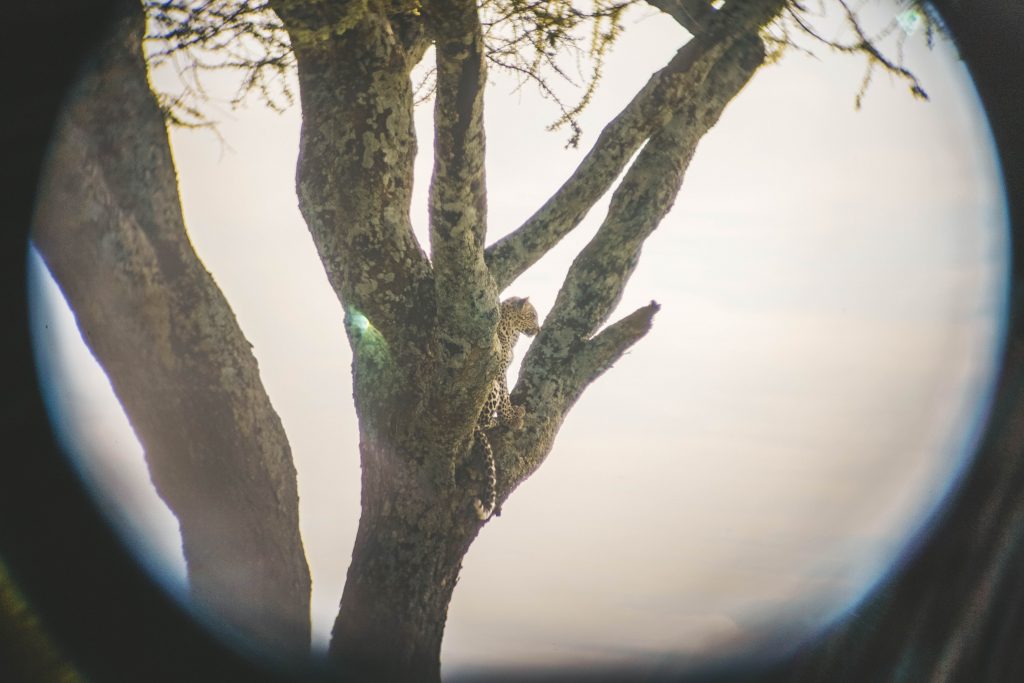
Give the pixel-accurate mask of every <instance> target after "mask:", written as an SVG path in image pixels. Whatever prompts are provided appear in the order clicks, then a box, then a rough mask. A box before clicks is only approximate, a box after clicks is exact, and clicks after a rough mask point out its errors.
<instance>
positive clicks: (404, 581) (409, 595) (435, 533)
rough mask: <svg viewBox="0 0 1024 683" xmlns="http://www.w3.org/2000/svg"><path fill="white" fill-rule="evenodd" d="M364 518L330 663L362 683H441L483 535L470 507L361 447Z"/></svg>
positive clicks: (373, 447) (403, 464)
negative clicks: (465, 565) (469, 558)
mask: <svg viewBox="0 0 1024 683" xmlns="http://www.w3.org/2000/svg"><path fill="white" fill-rule="evenodd" d="M361 451H362V462H363V482H362V483H363V493H362V500H363V510H362V515H361V517H360V519H359V531H358V533H357V535H356V543H355V547H354V550H353V553H352V564H351V565H350V566H349V571H348V577H347V580H346V583H345V591H344V594H343V596H342V599H341V609H340V610H339V613H338V617H337V620H336V622H335V625H334V631H333V633H332V640H331V649H330V656H331V658H332V659H333V660H334V661H335V662H337V663H338V664H339V665H340V666H341V668H342V670H343V671H344V672H345V673H347V674H350V675H354V676H356V677H357V679H358V680H367V681H376V680H387V681H438V680H440V652H441V638H442V636H443V634H444V625H445V620H446V618H447V613H448V603H449V602H450V601H451V596H452V591H453V589H454V588H455V584H456V582H457V580H458V576H459V570H460V569H461V567H462V558H463V557H464V556H465V554H466V551H467V550H468V549H469V546H470V543H472V541H473V539H474V538H475V537H476V534H477V532H478V531H479V529H480V524H479V522H478V521H477V520H476V519H475V518H474V516H473V514H472V512H471V508H470V505H469V502H470V497H469V496H468V495H467V494H465V493H461V494H460V493H459V492H457V491H455V490H452V489H450V488H449V489H447V490H445V489H439V488H438V487H436V486H433V485H432V484H431V483H430V482H429V480H427V479H425V478H424V477H423V476H422V473H421V472H420V471H419V468H417V467H415V466H410V464H411V463H412V462H414V459H413V458H411V457H409V456H408V455H403V454H398V453H394V452H391V450H390V448H389V447H388V446H386V445H384V444H382V443H368V442H367V441H365V440H364V443H363V444H362V446H361Z"/></svg>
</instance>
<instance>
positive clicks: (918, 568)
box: [0, 0, 1024, 681]
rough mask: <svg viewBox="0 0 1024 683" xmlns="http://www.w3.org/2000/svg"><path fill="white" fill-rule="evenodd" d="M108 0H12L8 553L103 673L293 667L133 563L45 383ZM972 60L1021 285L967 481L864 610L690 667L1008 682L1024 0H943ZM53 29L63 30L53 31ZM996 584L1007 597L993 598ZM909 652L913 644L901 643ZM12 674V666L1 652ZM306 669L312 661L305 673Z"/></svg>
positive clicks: (1023, 220)
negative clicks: (36, 321) (46, 347)
mask: <svg viewBox="0 0 1024 683" xmlns="http://www.w3.org/2000/svg"><path fill="white" fill-rule="evenodd" d="M115 5H116V3H115V2H111V1H110V0H99V1H96V0H94V1H93V2H90V3H72V2H56V3H47V4H45V5H40V6H36V7H27V6H25V5H19V6H18V7H17V8H15V9H14V10H13V12H12V13H11V14H12V16H9V21H10V25H12V26H18V27H19V30H18V35H17V36H15V37H14V38H13V39H12V40H10V41H5V43H4V46H3V48H2V49H3V50H5V51H7V53H6V55H5V56H7V57H8V60H7V63H8V64H11V65H16V67H15V68H14V69H12V71H14V73H12V74H10V75H9V82H8V90H7V92H8V101H9V102H13V103H15V106H9V107H8V109H7V111H5V117H6V118H7V120H6V121H5V124H6V125H5V126H4V128H3V130H4V131H5V134H6V135H7V136H8V140H7V141H8V144H7V145H6V146H5V147H6V149H7V150H8V153H7V154H5V159H6V163H5V173H4V179H5V181H6V183H5V189H6V190H7V193H8V197H13V198H14V199H15V201H13V202H10V203H5V205H7V206H9V208H10V214H9V215H7V216H5V217H6V218H7V221H6V223H7V225H8V230H7V231H6V233H5V241H4V243H3V254H4V258H5V259H7V260H8V261H7V262H6V263H5V265H6V266H7V267H6V268H4V271H3V277H4V278H5V284H6V285H7V286H5V287H4V288H3V292H4V294H3V301H4V306H5V309H4V310H5V313H6V317H7V318H8V320H9V332H8V334H7V335H5V352H6V353H5V354H4V358H5V371H4V377H5V378H6V379H7V383H6V384H7V390H6V391H5V400H4V412H3V420H2V421H0V424H3V429H4V436H5V437H6V438H5V440H4V441H5V444H6V451H7V454H8V457H7V458H6V460H5V467H4V470H3V474H2V475H0V557H2V558H3V560H4V561H5V563H7V564H8V565H9V566H10V568H11V571H12V573H13V574H14V576H15V579H16V581H17V583H18V584H19V586H20V587H22V588H23V590H24V591H25V592H26V593H27V594H28V596H29V599H30V601H31V602H32V604H33V605H34V606H35V607H36V608H37V609H38V610H39V611H40V613H41V614H42V616H43V618H44V622H45V624H46V625H47V626H49V627H50V629H51V630H52V632H53V633H54V635H55V637H56V639H57V641H58V642H59V643H60V644H61V645H62V646H64V647H65V649H66V650H67V652H68V653H69V654H70V655H71V657H72V659H73V660H74V661H75V662H76V664H78V665H79V666H81V668H82V670H83V671H84V672H85V673H86V674H87V675H89V676H90V677H91V678H94V679H95V680H100V681H103V680H235V679H241V678H245V679H246V680H250V681H259V680H295V676H294V674H293V675H289V676H287V678H285V677H284V674H283V673H281V672H268V671H261V670H257V669H256V668H254V666H253V665H252V664H251V663H249V662H247V661H245V660H244V659H242V658H240V657H238V656H236V655H235V654H233V653H232V652H231V651H229V650H228V649H227V648H226V647H224V646H223V645H221V644H220V643H219V642H217V641H215V640H214V638H213V637H212V636H210V635H208V634H207V633H206V632H205V631H203V630H202V629H200V628H199V627H198V626H196V625H195V623H194V622H193V621H192V619H191V618H190V617H188V616H187V615H186V614H185V613H184V612H183V611H182V610H181V608H180V607H178V606H177V605H176V604H174V603H173V602H172V600H171V599H170V598H169V597H167V596H166V595H165V594H164V593H163V592H162V591H160V590H158V589H156V588H155V587H154V585H153V583H152V581H151V579H150V578H149V577H148V576H147V575H146V574H145V573H144V572H143V570H142V569H141V568H140V567H138V565H137V564H136V563H135V561H134V560H133V559H132V558H131V556H130V555H129V554H128V552H127V551H126V550H125V549H124V548H123V546H122V545H121V543H120V542H119V541H118V540H117V539H116V538H115V536H114V534H113V532H112V531H111V530H110V529H109V527H108V526H107V523H106V521H105V520H104V518H103V517H102V516H101V515H100V513H99V511H98V510H97V508H96V506H95V503H94V502H93V501H92V499H91V498H89V497H88V495H87V494H86V493H85V492H84V490H83V489H82V488H81V486H80V484H79V482H78V479H77V477H76V476H75V475H74V474H73V473H72V471H71V468H70V466H69V465H68V463H67V461H66V460H65V458H64V457H63V455H62V454H61V453H60V451H59V449H58V447H57V444H56V441H55V439H54V438H53V436H52V434H51V432H50V427H49V423H48V421H47V418H46V414H45V410H44V406H43V402H42V399H41V396H40V393H39V389H38V387H37V386H36V378H35V373H34V370H33V363H32V355H31V347H30V342H29V337H28V324H27V296H26V291H25V287H26V283H27V278H26V274H25V266H26V259H25V251H26V233H27V229H28V225H29V223H30V218H31V211H32V206H33V198H34V192H35V184H36V178H37V176H38V172H39V168H40V164H41V160H42V157H43V156H44V154H45V149H46V144H47V141H48V138H49V132H50V128H51V126H52V121H53V119H54V116H55V113H56V110H57V107H58V106H59V104H60V96H61V91H62V90H63V88H64V87H65V86H66V85H67V84H68V83H69V82H70V79H71V78H72V77H73V76H74V75H75V72H76V67H77V65H78V64H80V63H81V60H82V59H83V55H84V53H85V51H86V49H87V48H88V45H89V43H90V40H91V39H93V38H95V37H96V36H97V35H98V33H99V31H100V30H101V29H102V27H103V25H104V20H105V19H107V18H108V17H110V16H111V10H112V8H113V7H114V6H115ZM936 5H937V6H938V7H939V9H940V11H941V12H942V13H943V16H944V17H945V18H946V20H947V21H948V23H949V25H950V27H951V29H952V31H953V33H954V36H955V37H956V39H957V44H958V45H959V47H960V49H961V51H962V53H963V55H964V58H965V60H966V61H967V63H968V65H969V66H970V67H971V71H972V74H973V75H974V78H975V81H976V85H977V87H978V90H979V93H980V95H981V99H982V101H983V103H984V104H985V107H986V110H987V113H988V115H989V118H990V122H991V125H992V128H993V131H994V134H995V138H996V141H997V144H998V147H999V150H1000V156H1001V161H1002V164H1003V171H1004V178H1005V182H1006V187H1007V194H1008V196H1009V198H1010V202H1011V206H1010V212H1011V225H1012V228H1013V231H1014V237H1015V238H1016V239H1014V241H1013V255H1014V258H1013V275H1012V278H1013V279H1012V286H1013V293H1012V299H1011V316H1012V317H1011V321H1010V330H1009V335H1010V338H1009V340H1008V343H1007V351H1006V355H1005V358H1004V364H1003V368H1002V371H1001V375H1000V382H999V389H998V395H997V400H996V404H995V407H994V410H993V417H992V419H991V423H990V425H989V429H988V432H987V434H986V437H985V439H984V440H983V442H982V446H981V449H980V450H979V453H978V455H977V457H976V459H975V461H974V463H973V465H972V467H971V470H970V471H969V472H968V473H967V475H966V477H965V479H964V480H963V483H962V485H961V488H960V490H959V491H958V492H957V493H956V494H955V495H954V497H953V498H952V500H951V502H950V505H949V507H948V508H947V511H946V512H945V514H944V516H943V518H942V519H941V520H940V522H939V523H938V524H937V525H936V527H935V528H934V530H933V532H932V535H931V536H930V537H929V538H928V539H926V540H925V541H923V542H922V544H921V546H920V548H919V550H918V553H917V555H916V556H915V557H913V558H911V559H910V560H909V561H908V562H907V563H906V564H905V565H904V566H903V567H902V568H901V569H899V570H898V571H896V572H895V573H894V574H893V575H892V576H891V577H890V579H889V580H888V581H887V583H885V584H884V585H883V586H882V587H880V588H879V589H878V590H877V591H876V592H875V593H874V594H873V595H872V596H871V597H870V598H869V599H868V600H867V601H866V602H865V603H864V604H863V605H862V606H861V607H860V609H859V610H858V611H857V612H855V613H854V614H852V615H850V617H849V618H848V619H847V620H846V621H844V622H843V623H841V624H839V625H838V626H836V627H835V628H834V629H833V630H832V631H831V632H830V633H828V634H826V635H825V636H823V637H822V638H820V639H819V640H818V641H816V642H814V643H812V644H810V645H809V647H808V648H807V649H806V650H804V651H803V652H801V653H800V654H799V655H797V656H796V657H795V658H794V659H792V660H790V661H787V662H784V663H783V664H781V665H779V666H778V667H777V668H776V669H775V670H773V671H771V672H750V671H746V670H745V669H744V666H743V663H742V662H738V663H736V664H735V668H734V669H731V670H728V671H725V670H716V671H708V672H702V673H699V674H694V676H693V680H723V679H728V680H780V681H782V680H786V681H819V680H821V681H825V680H828V681H843V680H849V681H862V680H879V679H881V680H885V679H890V678H895V677H897V676H898V675H899V673H900V671H901V667H906V666H909V667H910V668H909V670H903V671H904V674H909V677H910V679H911V680H914V679H922V680H923V679H926V678H928V677H934V678H935V679H936V680H971V681H986V680H990V681H1006V680H1018V679H1021V678H1022V677H1024V661H1022V657H1021V654H1020V653H1019V652H1018V651H1017V650H1016V648H1015V646H1016V643H1015V642H1013V640H1012V636H1013V634H1016V633H1020V632H1022V631H1024V593H1022V592H1021V590H1020V588H1019V587H1016V586H1014V585H1012V584H1013V578H1014V577H1013V576H1012V574H1011V571H1010V569H1009V568H1011V567H1012V566H1014V564H1015V562H1016V564H1017V565H1019V563H1020V556H1021V554H1022V553H1024V538H1022V534H1021V533H1020V532H1019V531H1018V530H1019V529H1020V528H1021V524H1020V520H1021V518H1022V516H1024V499H1020V497H1019V495H1018V494H1019V492H1020V490H1021V488H1022V486H1024V463H1020V462H1014V460H1015V458H1014V456H1015V455H1016V454H1019V453H1020V451H1021V449H1022V446H1024V434H1022V433H1021V432H1020V429H1019V426H1018V425H1019V424H1020V419H1021V416H1022V414H1024V345H1022V344H1021V341H1022V339H1021V337H1022V335H1024V329H1022V328H1021V324H1020V316H1019V314H1018V308H1019V303H1020V300H1019V296H1020V292H1021V286H1022V284H1024V270H1022V266H1021V262H1022V259H1021V258H1020V257H1021V256H1022V255H1024V254H1022V248H1021V246H1020V245H1021V243H1022V241H1024V240H1022V239H1021V237H1022V233H1021V231H1022V230H1024V206H1022V201H1024V159H1022V156H1021V155H1022V147H1024V142H1022V139H1024V133H1022V132H1021V130H1020V129H1019V127H1018V126H1016V125H1015V124H1016V121H1015V120H1014V119H1015V117H1016V116H1018V112H1019V107H1020V104H1021V102H1022V100H1024V54H1022V52H1024V45H1022V44H1021V43H1020V42H1019V40H1018V39H1017V38H1018V36H1019V35H1021V34H1022V33H1024V11H1022V10H1021V9H1020V8H1017V7H1015V6H1014V3H1013V2H1012V1H1011V0H1000V1H999V2H991V1H990V2H983V1H982V0H973V1H971V2H965V1H963V0H961V1H960V2H956V1H955V0H946V1H945V2H937V3H936ZM55 37H56V39H55ZM995 596H998V599H997V598H996V597H995ZM907 653H911V654H910V655H909V656H908V654H907ZM0 674H2V669H0ZM310 676H311V677H313V674H310Z"/></svg>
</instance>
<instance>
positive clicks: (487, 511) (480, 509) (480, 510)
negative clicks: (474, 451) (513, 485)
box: [473, 428, 498, 521]
mask: <svg viewBox="0 0 1024 683" xmlns="http://www.w3.org/2000/svg"><path fill="white" fill-rule="evenodd" d="M476 438H477V441H479V442H480V447H481V448H483V451H484V458H485V459H486V461H487V485H486V487H485V488H484V495H483V500H481V499H480V498H477V499H476V500H474V501H473V509H475V510H476V516H477V517H478V518H480V520H481V521H486V520H488V519H490V517H491V515H492V514H494V507H495V505H497V502H498V475H497V471H496V470H495V466H494V451H493V450H492V449H491V441H490V439H488V438H487V435H486V434H485V433H484V430H482V429H479V428H478V429H477V430H476ZM485 501H486V502H485Z"/></svg>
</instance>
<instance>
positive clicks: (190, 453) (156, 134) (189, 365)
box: [32, 3, 310, 656]
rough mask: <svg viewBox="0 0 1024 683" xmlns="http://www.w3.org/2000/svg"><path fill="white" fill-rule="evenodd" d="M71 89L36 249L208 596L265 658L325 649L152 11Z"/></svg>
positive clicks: (267, 422) (289, 469) (132, 19)
mask: <svg viewBox="0 0 1024 683" xmlns="http://www.w3.org/2000/svg"><path fill="white" fill-rule="evenodd" d="M125 10H126V11H131V14H130V15H129V16H128V17H127V19H126V20H125V21H124V22H123V23H119V24H118V25H117V26H116V28H117V29H118V30H115V31H111V33H110V35H111V38H110V39H109V40H108V41H107V42H106V44H105V45H104V46H103V49H102V50H101V51H100V52H99V54H98V55H97V57H96V59H95V60H94V61H93V62H92V66H93V69H92V70H90V71H89V72H88V73H87V74H86V75H85V76H84V77H83V78H82V79H81V80H80V81H79V82H78V84H77V85H76V86H75V88H74V89H73V90H72V91H71V93H70V95H69V97H68V100H67V102H66V104H65V108H64V110H63V113H62V115H61V117H60V119H59V121H58V125H57V126H56V128H55V130H56V134H55V135H54V138H53V144H52V146H51V150H50V159H49V165H48V168H47V171H46V173H45V175H44V177H43V181H42V183H41V184H40V192H39V196H40V198H41V199H40V201H39V203H38V204H37V212H36V215H35V218H34V224H33V232H32V240H33V242H34V243H35V245H36V246H37V248H38V249H39V252H40V254H41V255H42V257H43V258H44V260H45V262H46V264H47V267H48V269H49V270H50V272H51V273H52V275H53V277H54V279H55V280H56V281H57V282H58V284H59V285H60V288H61V291H62V292H63V294H64V297H65V298H66V299H67V301H68V304H69V305H70V306H71V308H72V310H73V311H74V313H75V322H76V324H77V326H78V329H79V330H80V331H81V333H82V338H83V340H84V341H85V342H86V344H87V345H88V346H89V349H90V350H91V352H92V353H93V355H94V356H95V357H96V359H97V361H99V363H100V364H101V365H102V366H103V369H104V371H105V372H106V374H107V376H108V377H109V379H110V383H111V386H112V388H113V390H114V392H115V394H116V395H117V399H118V401H119V402H120V403H121V405H122V406H123V407H124V410H125V414H126V415H127V416H128V419H129V420H130V422H131V426H132V429H133V431H134V432H135V434H136V436H137V437H138V439H139V442H140V443H141V444H142V446H143V449H144V451H145V458H146V463H147V466H148V468H149V473H150V477H151V479H152V481H153V484H154V486H155V487H156V490H157V492H158V493H159V495H160V496H161V498H163V500H164V501H166V502H167V505H168V507H169V508H170V509H171V510H172V511H173V513H174V515H175V516H176V517H177V519H178V523H179V525H180V528H181V536H182V549H183V551H184V554H185V559H186V562H187V563H188V579H189V589H190V592H191V595H192V597H193V598H194V599H195V600H197V601H198V603H200V604H201V605H203V606H204V607H205V608H207V609H210V610H211V611H212V612H213V613H215V614H216V615H217V616H218V617H219V618H221V619H223V620H224V621H225V623H226V624H229V625H231V626H232V627H233V628H236V629H238V632H239V633H241V634H244V635H246V636H248V637H252V638H253V639H254V641H253V642H254V644H255V645H256V646H258V647H269V646H273V647H277V648H283V649H282V650H281V652H282V654H285V653H289V654H294V655H296V656H298V655H303V654H307V653H308V650H309V633H310V622H309V597H310V592H309V591H310V579H309V568H308V566H307V564H306V558H305V554H304V551H303V547H302V539H301V537H300V532H299V501H298V489H297V484H296V473H295V466H294V463H293V461H292V454H291V448H290V446H289V444H288V439H287V436H286V435H285V432H284V428H283V426H282V424H281V420H280V418H279V417H278V415H277V413H276V412H275V411H274V408H273V406H272V405H271V403H270V400H269V398H268V397H267V394H266V391H265V389H264V386H263V383H262V381H261V378H260V371H259V366H258V364H257V362H256V358H255V356H254V355H253V353H252V348H251V345H250V344H249V342H248V341H247V340H246V338H245V335H244V334H243V332H242V330H241V328H240V327H239V325H238V322H237V320H236V319H235V316H234V313H233V312H232V310H231V307H230V305H229V303H228V301H227V300H226V299H225V298H224V295H223V293H222V292H221V291H220V289H219V288H218V287H217V284H216V283H215V282H214V279H213V277H212V276H211V275H210V273H209V272H207V270H206V269H205V268H204V267H203V264H202V263H201V261H200V260H199V258H198V256H197V255H196V253H195V251H194V250H193V247H192V244H191V243H190V242H189V238H188V234H187V233H186V230H185V225H184V221H183V218H182V214H181V205H180V201H179V198H178V194H177V179H176V177H175V169H174V162H173V159H172V155H171V148H170V145H169V141H168V138H167V131H166V128H165V126H164V120H163V116H162V114H161V112H160V109H159V107H158V106H157V102H156V100H155V98H154V97H153V94H152V93H151V92H150V89H149V84H148V82H147V78H146V65H145V63H144V61H143V58H142V54H141V49H140V44H141V35H142V29H143V25H144V19H143V17H142V13H141V8H140V7H139V5H138V4H134V5H133V4H132V3H129V4H127V5H125Z"/></svg>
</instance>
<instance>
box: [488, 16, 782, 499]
mask: <svg viewBox="0 0 1024 683" xmlns="http://www.w3.org/2000/svg"><path fill="white" fill-rule="evenodd" d="M763 60H764V44H763V43H762V41H761V40H760V39H759V38H758V37H757V36H756V34H754V33H753V31H751V32H749V33H748V34H747V35H746V36H745V37H743V38H742V39H739V40H738V41H737V42H735V44H733V46H732V47H731V48H730V49H729V50H728V52H727V53H726V54H725V55H723V57H722V58H721V59H720V60H719V61H718V63H717V64H715V66H714V68H713V69H712V70H711V72H710V73H709V74H708V77H707V79H708V81H709V83H708V89H707V96H706V97H705V98H704V99H703V100H702V101H699V102H690V101H687V103H686V105H685V106H684V107H683V108H682V109H681V110H680V111H678V112H677V113H676V114H675V115H674V116H673V117H672V118H671V120H670V122H669V123H668V124H667V125H666V126H664V127H663V128H662V129H661V130H659V131H658V132H657V133H655V135H653V136H652V137H651V139H650V140H649V141H648V143H647V144H646V145H645V146H644V148H643V150H642V151H641V152H640V154H639V155H638V156H637V159H636V161H635V162H634V163H633V165H632V166H631V167H630V169H629V171H628V172H627V173H626V177H625V178H624V179H623V181H622V183H621V184H620V186H619V187H618V188H617V189H616V191H615V193H614V195H613V197H612V202H611V206H610V208H609V211H608V216H607V217H606V219H605V221H604V223H603V224H602V225H601V227H600V228H599V230H598V232H597V234H596V235H595V236H594V238H593V239H592V240H591V241H590V243H589V244H588V245H587V246H586V247H585V248H584V249H583V251H582V252H581V253H580V255H579V256H578V257H577V258H576V260H575V261H574V262H573V264H572V266H571V267H570V269H569V273H568V275H567V276H566V280H565V283H564V284H563V286H562V289H561V290H560V291H559V293H558V297H557V298H556V301H555V305H554V307H553V309H552V311H551V313H550V314H549V315H548V317H547V319H546V320H545V321H544V325H543V327H542V328H541V331H540V333H539V334H538V335H537V338H536V340H535V341H534V343H533V344H532V345H531V346H530V349H529V351H528V352H527V354H526V357H525V358H524V359H523V364H522V369H521V370H520V375H519V382H518V383H517V384H516V388H515V390H514V391H513V393H512V396H513V402H515V403H518V404H520V405H524V406H525V407H526V423H525V426H524V429H523V431H522V432H518V433H515V434H510V433H497V434H495V435H494V438H493V439H492V445H493V447H494V451H495V457H496V459H497V461H498V471H499V472H500V473H501V475H500V479H499V482H498V490H499V502H501V501H502V500H504V498H505V497H507V496H508V494H510V493H511V492H512V490H514V489H515V487H516V486H518V484H519V483H520V482H522V481H524V480H525V479H526V478H527V477H528V476H529V475H530V474H531V473H532V472H533V471H535V470H536V468H537V467H539V466H540V465H541V463H542V462H543V460H544V458H545V457H546V456H547V454H548V452H549V451H550V449H551V446H552V444H553V442H554V438H555V435H556V434H557V432H558V429H559V427H560V425H561V423H562V421H563V420H564V418H565V415H566V413H567V412H568V411H569V409H570V408H571V407H572V406H573V404H574V403H575V402H576V400H577V399H578V398H579V396H580V394H581V393H582V392H583V390H584V389H585V388H586V386H587V385H588V384H589V383H590V382H592V381H593V380H594V379H595V378H596V377H597V376H599V375H600V374H601V372H603V371H604V370H606V369H607V368H608V367H609V366H610V365H611V364H612V363H613V362H614V361H615V359H617V358H618V357H619V356H621V354H622V353H623V352H624V351H625V350H626V349H627V348H628V347H629V346H630V345H631V344H632V343H634V342H635V341H636V340H638V339H639V338H640V337H642V336H643V334H644V333H645V332H646V328H647V326H649V324H650V322H651V319H652V317H653V315H654V313H655V312H656V311H657V304H654V303H653V302H652V304H651V305H649V306H646V307H644V308H642V309H640V310H639V311H636V312H634V313H633V314H631V315H630V316H627V317H626V318H624V319H623V320H621V321H619V322H618V323H615V324H614V325H611V326H610V327H608V328H607V329H606V330H605V331H604V332H601V333H600V334H598V335H597V336H595V337H593V338H592V339H588V337H590V335H591V334H593V332H594V331H595V330H596V329H597V328H598V326H599V325H600V324H601V323H602V322H603V321H604V320H605V319H606V318H607V316H608V315H609V314H610V313H611V311H612V310H613V309H614V307H615V305H616V304H617V303H618V301H619V300H620V298H621V296H622V291H623V289H624V288H625V286H626V282H627V281H628V279H629V277H630V275H631V274H632V272H633V270H634V268H635V267H636V264H637V261H638V259H639V256H640V248H641V246H642V245H643V242H644V240H645V239H646V238H647V237H648V236H649V235H650V234H651V232H652V231H653V230H654V229H655V228H656V227H657V225H658V223H659V222H660V221H661V219H662V218H663V217H664V215H665V214H666V213H667V212H668V210H669V209H670V208H671V206H672V203H673V202H674V200H675V196H676V194H677V193H678V191H679V188H680V186H681V184H682V180H683V174H684V173H685V171H686V168H687V166H688V164H689V161H690V159H691V158H692V156H693V153H694V151H695V149H696V147H697V143H698V142H699V141H700V139H701V138H702V137H703V136H704V134H705V133H707V131H708V130H709V129H710V128H711V126H713V125H714V123H715V122H716V121H717V120H718V117H719V116H720V114H721V113H722V111H723V109H724V108H725V106H726V105H727V104H728V102H729V101H730V100H731V99H732V98H733V97H734V96H735V95H736V94H737V93H738V92H739V91H740V90H741V89H742V87H743V86H744V85H745V84H746V83H747V81H748V80H749V78H750V77H751V75H752V74H753V73H754V71H755V70H756V69H757V67H758V66H759V65H760V64H761V63H762V62H763Z"/></svg>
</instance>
